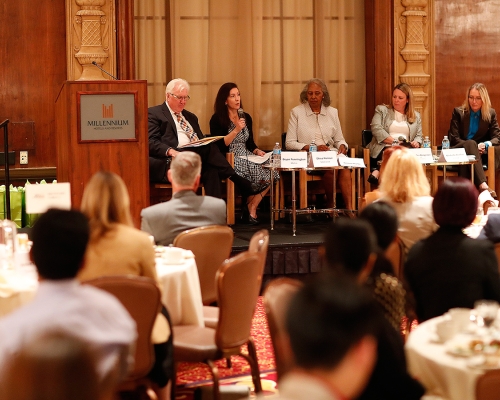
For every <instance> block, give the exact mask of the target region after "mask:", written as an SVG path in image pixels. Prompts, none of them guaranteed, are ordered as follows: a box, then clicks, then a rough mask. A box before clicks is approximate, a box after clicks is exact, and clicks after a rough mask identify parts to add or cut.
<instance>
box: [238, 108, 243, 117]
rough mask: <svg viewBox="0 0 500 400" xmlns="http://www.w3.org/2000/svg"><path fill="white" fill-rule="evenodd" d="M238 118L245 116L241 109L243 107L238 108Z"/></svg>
mask: <svg viewBox="0 0 500 400" xmlns="http://www.w3.org/2000/svg"><path fill="white" fill-rule="evenodd" d="M238 118H240V119H241V118H245V112H244V111H243V108H238Z"/></svg>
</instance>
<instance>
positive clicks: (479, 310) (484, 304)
mask: <svg viewBox="0 0 500 400" xmlns="http://www.w3.org/2000/svg"><path fill="white" fill-rule="evenodd" d="M498 307H499V306H498V303H497V302H496V301H494V300H478V301H476V302H475V303H474V311H475V314H476V323H477V324H478V326H484V327H485V328H486V329H487V330H488V331H490V330H491V327H492V326H493V323H494V322H495V319H496V318H497V314H498Z"/></svg>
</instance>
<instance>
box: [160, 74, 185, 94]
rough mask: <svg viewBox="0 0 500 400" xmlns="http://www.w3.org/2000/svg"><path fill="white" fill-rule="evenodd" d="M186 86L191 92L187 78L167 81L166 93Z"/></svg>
mask: <svg viewBox="0 0 500 400" xmlns="http://www.w3.org/2000/svg"><path fill="white" fill-rule="evenodd" d="M184 88H185V89H187V91H188V93H189V89H190V86H189V83H187V81H186V80H185V79H182V78H175V79H172V80H171V81H170V82H168V83H167V87H166V88H165V94H167V93H172V92H173V90H174V89H178V90H179V91H180V90H182V89H184Z"/></svg>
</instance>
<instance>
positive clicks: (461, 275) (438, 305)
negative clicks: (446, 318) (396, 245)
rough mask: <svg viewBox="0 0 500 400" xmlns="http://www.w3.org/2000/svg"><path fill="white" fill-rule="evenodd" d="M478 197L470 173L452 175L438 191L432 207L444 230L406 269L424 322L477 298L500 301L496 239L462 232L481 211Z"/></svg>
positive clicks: (412, 255)
mask: <svg viewBox="0 0 500 400" xmlns="http://www.w3.org/2000/svg"><path fill="white" fill-rule="evenodd" d="M477 196H478V192H477V190H476V188H475V187H474V185H473V184H472V183H471V182H470V181H469V180H467V179H464V178H449V179H447V180H445V181H444V182H443V183H442V184H441V185H440V186H439V188H438V190H437V192H436V195H435V197H434V202H433V204H432V209H433V212H434V218H435V220H436V222H437V224H438V225H439V229H438V230H437V231H436V232H435V233H433V234H432V235H430V236H429V237H428V238H426V239H424V240H421V241H419V242H417V243H416V244H415V245H414V246H413V247H412V248H411V250H410V252H409V254H408V258H407V260H406V264H405V269H404V271H405V277H406V280H407V282H408V284H409V287H410V289H411V290H412V292H413V295H414V297H415V302H416V313H417V317H418V319H419V321H425V320H427V319H430V318H434V317H437V316H439V315H442V314H444V313H445V312H447V311H448V310H449V309H450V308H454V307H466V308H473V307H474V302H475V301H476V300H481V299H489V300H496V301H500V276H499V274H498V266H497V258H496V255H495V251H494V249H493V244H492V243H491V242H490V241H487V240H481V239H471V238H469V237H467V236H466V235H465V234H464V233H463V232H462V230H463V229H464V228H465V227H466V226H468V225H470V224H471V223H472V221H473V220H474V217H475V216H476V210H477V204H478V201H477Z"/></svg>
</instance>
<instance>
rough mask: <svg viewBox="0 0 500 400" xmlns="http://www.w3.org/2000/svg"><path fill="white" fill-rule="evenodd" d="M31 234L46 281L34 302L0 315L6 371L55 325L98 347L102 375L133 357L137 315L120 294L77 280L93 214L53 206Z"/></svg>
mask: <svg viewBox="0 0 500 400" xmlns="http://www.w3.org/2000/svg"><path fill="white" fill-rule="evenodd" d="M31 238H32V240H33V246H32V248H31V253H30V254H31V258H32V260H33V262H34V264H35V265H36V268H37V271H38V275H39V277H40V285H39V287H38V291H37V293H36V295H35V297H34V299H33V300H32V302H31V303H28V304H27V305H25V306H23V307H21V308H19V309H17V310H15V311H13V312H12V313H10V314H8V315H6V316H5V317H2V318H1V319H0V337H1V338H2V340H1V341H0V370H1V369H3V367H4V366H5V363H6V362H8V360H9V359H10V357H12V356H13V355H16V354H18V353H19V352H20V351H21V350H22V349H23V348H24V346H25V345H26V344H27V343H28V342H30V341H32V340H34V339H35V338H37V337H39V336H40V335H43V334H45V333H47V332H50V331H54V330H57V331H60V332H62V333H65V334H68V335H71V336H75V337H76V338H79V339H81V340H83V341H85V342H87V343H88V344H89V345H90V346H91V348H92V349H95V351H96V352H97V354H98V356H99V358H98V364H97V369H98V373H99V376H100V378H101V379H104V378H106V377H107V375H108V374H110V373H113V372H114V371H116V365H117V364H119V365H122V364H126V363H127V362H129V361H131V362H132V361H133V360H132V359H131V358H132V356H131V348H132V347H133V345H134V343H135V340H136V337H137V333H136V327H135V322H134V320H133V319H132V318H131V317H130V315H129V314H128V312H127V311H126V310H125V308H124V307H123V306H122V304H121V303H120V302H119V301H118V300H117V299H116V298H115V297H114V296H112V295H110V294H108V293H106V292H104V291H102V290H100V289H97V288H94V287H92V286H88V285H80V283H79V282H78V281H77V280H76V275H77V273H78V272H79V270H80V268H82V266H83V260H84V255H85V249H86V247H87V242H88V240H89V225H88V222H87V218H86V217H85V216H84V215H83V214H82V213H80V212H78V211H66V210H57V209H50V210H48V211H47V212H45V213H44V214H43V215H42V216H40V218H39V219H38V221H37V222H36V224H35V226H34V227H33V230H32V234H31ZM121 370H123V371H126V370H127V369H126V368H124V369H121ZM120 378H123V376H121V377H120Z"/></svg>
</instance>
